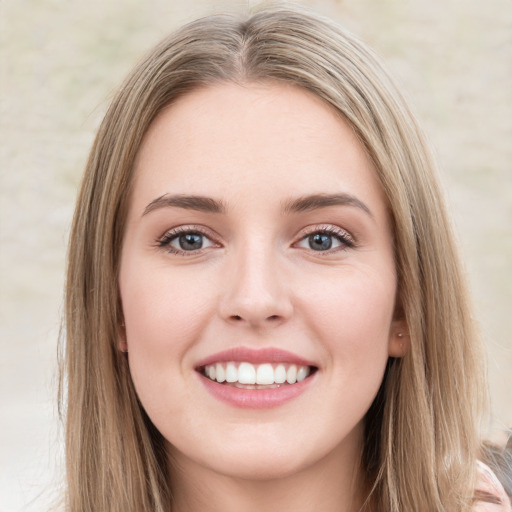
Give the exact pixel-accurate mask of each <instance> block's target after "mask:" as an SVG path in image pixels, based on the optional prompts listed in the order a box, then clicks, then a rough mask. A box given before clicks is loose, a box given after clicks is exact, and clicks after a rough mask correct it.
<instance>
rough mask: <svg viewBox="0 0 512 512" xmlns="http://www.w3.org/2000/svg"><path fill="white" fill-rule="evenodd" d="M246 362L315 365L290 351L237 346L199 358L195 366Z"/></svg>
mask: <svg viewBox="0 0 512 512" xmlns="http://www.w3.org/2000/svg"><path fill="white" fill-rule="evenodd" d="M228 361H233V362H239V363H241V362H243V361H245V362H247V363H252V364H262V363H290V364H297V365H300V366H315V365H314V363H312V362H311V361H306V360H305V359H303V358H301V357H298V356H297V355H295V354H293V353H292V352H287V351H286V350H281V349H277V348H262V349H259V350H255V349H251V348H246V347H237V348H232V349H229V350H224V351H222V352H217V353H216V354H213V355H211V356H209V357H207V358H205V359H203V360H201V361H200V362H199V363H198V364H197V366H196V368H200V367H202V366H206V365H208V364H215V363H220V362H228Z"/></svg>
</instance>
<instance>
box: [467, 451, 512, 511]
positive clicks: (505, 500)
mask: <svg viewBox="0 0 512 512" xmlns="http://www.w3.org/2000/svg"><path fill="white" fill-rule="evenodd" d="M475 494H476V497H477V499H478V501H476V502H475V505H474V507H473V511H474V512H512V505H511V502H510V498H509V497H508V496H507V493H506V492H505V490H504V489H503V485H501V483H500V481H499V480H498V478H497V477H496V475H495V474H494V473H493V472H492V470H491V469H490V468H489V466H487V465H486V464H484V463H483V462H480V461H478V483H477V487H476V493H475ZM484 500H485V501H484Z"/></svg>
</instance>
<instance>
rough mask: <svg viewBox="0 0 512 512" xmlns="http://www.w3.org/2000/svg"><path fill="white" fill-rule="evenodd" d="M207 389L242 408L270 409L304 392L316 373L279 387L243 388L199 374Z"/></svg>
mask: <svg viewBox="0 0 512 512" xmlns="http://www.w3.org/2000/svg"><path fill="white" fill-rule="evenodd" d="M199 377H200V379H201V382H202V383H203V385H204V386H205V387H206V389H207V390H208V391H209V392H210V393H211V394H212V395H213V396H214V397H215V398H217V399H218V400H220V401H222V402H224V403H227V404H228V405H231V406H233V407H239V408H241V409H270V408H273V407H279V406H280V405H283V404H285V403H287V402H289V401H291V400H293V399H294V398H297V397H298V396H299V395H301V394H302V393H304V392H305V391H306V390H307V389H308V387H309V386H310V384H311V381H312V380H313V379H314V377H315V375H311V376H310V377H308V378H306V379H304V380H303V381H301V382H297V383H296V384H288V385H284V386H281V387H279V388H269V389H242V388H236V387H233V386H226V385H225V384H219V383H218V382H216V381H213V380H211V379H209V378H208V377H205V376H203V375H201V374H199Z"/></svg>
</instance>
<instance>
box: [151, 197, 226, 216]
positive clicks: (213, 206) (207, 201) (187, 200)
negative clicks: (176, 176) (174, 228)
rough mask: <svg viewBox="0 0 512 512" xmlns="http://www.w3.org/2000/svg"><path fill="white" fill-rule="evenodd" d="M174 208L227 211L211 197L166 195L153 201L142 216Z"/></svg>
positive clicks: (219, 202) (210, 211) (216, 211)
mask: <svg viewBox="0 0 512 512" xmlns="http://www.w3.org/2000/svg"><path fill="white" fill-rule="evenodd" d="M172 207H174V208H183V209H185V210H197V211H200V212H206V213H224V212H225V211H226V207H225V206H224V204H223V203H222V201H217V200H216V199H212V198H211V197H204V196H190V195H181V194H179V195H170V194H164V195H163V196H160V197H157V198H156V199H153V201H151V202H150V203H149V204H148V205H147V206H146V208H145V209H144V213H143V214H142V215H143V216H144V215H147V214H148V213H150V212H152V211H154V210H158V209H159V208H172Z"/></svg>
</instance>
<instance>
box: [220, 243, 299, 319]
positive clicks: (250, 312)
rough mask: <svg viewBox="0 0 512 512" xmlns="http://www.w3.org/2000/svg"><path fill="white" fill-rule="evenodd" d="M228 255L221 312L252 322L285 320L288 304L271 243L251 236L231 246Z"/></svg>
mask: <svg viewBox="0 0 512 512" xmlns="http://www.w3.org/2000/svg"><path fill="white" fill-rule="evenodd" d="M231 256H232V257H231V258H230V261H229V269H228V272H229V278H228V279H226V282H227V286H226V289H225V290H224V297H223V299H222V308H221V309H222V311H221V313H222V316H223V317H224V318H225V319H226V320H229V321H236V322H239V323H240V322H244V323H248V324H251V325H253V326H262V325H266V324H269V323H272V324H276V323H280V322H282V321H284V320H286V319H287V318H288V317H289V316H290V315H291V312H292V305H291V301H290V297H289V294H288V290H287V286H286V283H285V281H284V280H285V276H284V275H283V274H282V273H281V272H280V271H279V258H278V257H277V254H276V251H275V250H274V249H273V247H272V244H269V242H268V240H260V241H259V242H258V241H256V240H252V241H250V242H248V243H247V244H244V245H243V246H242V247H240V248H238V249H234V250H233V253H232V255H231Z"/></svg>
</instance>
